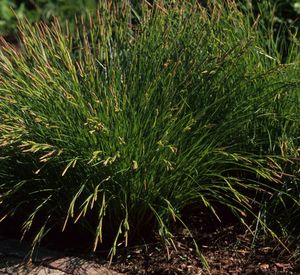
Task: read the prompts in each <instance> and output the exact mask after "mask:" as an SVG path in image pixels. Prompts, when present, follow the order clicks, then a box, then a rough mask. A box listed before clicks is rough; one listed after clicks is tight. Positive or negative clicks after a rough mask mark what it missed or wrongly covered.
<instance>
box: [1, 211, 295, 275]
mask: <svg viewBox="0 0 300 275" xmlns="http://www.w3.org/2000/svg"><path fill="white" fill-rule="evenodd" d="M190 221H191V222H190V223H189V226H190V228H191V232H192V233H193V235H194V237H195V239H196V240H197V241H198V244H199V250H200V251H201V253H202V254H203V256H204V257H205V259H206V261H207V263H208V265H209V268H210V269H207V268H204V267H203V264H202V261H201V257H199V255H198V254H197V253H196V250H195V246H194V244H193V240H192V238H191V237H190V236H189V234H188V232H187V230H186V229H184V228H182V227H178V228H176V229H175V234H174V247H172V246H171V247H169V249H168V250H166V248H165V247H164V245H162V244H161V243H160V242H159V241H154V242H152V243H148V244H144V245H137V246H135V247H130V248H127V249H124V248H121V249H120V250H119V253H118V254H117V256H116V257H115V258H114V259H113V261H112V263H111V264H110V263H109V261H108V260H107V257H106V255H107V251H98V252H97V253H95V254H86V253H82V251H80V250H70V247H69V248H67V247H66V249H65V250H64V251H58V250H57V251H54V250H51V249H50V250H49V249H47V248H42V249H41V250H40V251H41V252H40V254H39V255H38V257H36V258H35V259H34V260H33V262H30V263H27V264H24V257H25V256H26V253H27V252H28V249H29V246H28V245H26V243H24V244H20V243H19V242H18V241H16V240H12V239H7V237H6V236H4V235H2V236H1V239H0V259H1V261H0V274H57V275H60V274H78V275H79V274H80V275H82V274H87V275H92V274H95V275H96V274H162V275H163V274H300V251H297V248H296V246H295V247H293V246H291V247H290V250H291V251H288V250H286V249H285V248H284V247H283V246H282V245H280V244H279V243H278V241H275V240H271V239H264V240H257V241H256V244H255V246H253V244H252V241H253V236H252V235H251V234H250V231H249V230H245V228H243V227H242V226H241V225H240V224H238V223H229V224H228V223H227V224H220V225H219V226H212V225H211V223H209V222H208V221H207V219H206V220H205V219H202V218H201V215H190ZM205 225H207V226H205ZM205 229H206V232H205ZM207 229H209V230H207ZM0 233H1V227H0ZM52 247H53V246H52ZM26 251H27V252H26ZM42 272H43V273H42Z"/></svg>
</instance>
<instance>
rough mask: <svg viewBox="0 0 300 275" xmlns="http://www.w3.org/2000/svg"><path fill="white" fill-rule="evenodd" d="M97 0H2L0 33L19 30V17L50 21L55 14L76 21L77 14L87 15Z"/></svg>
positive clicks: (93, 8) (0, 1)
mask: <svg viewBox="0 0 300 275" xmlns="http://www.w3.org/2000/svg"><path fill="white" fill-rule="evenodd" d="M97 2H98V1H97V0H67V1H66V0H26V1H16V0H0V33H2V34H10V33H14V32H16V30H17V18H19V19H22V18H25V17H26V18H27V19H28V20H29V21H30V22H36V21H39V20H42V21H45V22H49V21H51V20H52V18H53V16H56V17H58V18H60V20H61V22H62V23H64V22H65V21H66V20H71V21H72V22H74V17H75V15H86V14H87V13H89V12H93V11H95V10H96V8H97Z"/></svg>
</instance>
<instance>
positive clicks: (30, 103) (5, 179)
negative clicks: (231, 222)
mask: <svg viewBox="0 0 300 275" xmlns="http://www.w3.org/2000/svg"><path fill="white" fill-rule="evenodd" d="M134 16H135V18H133V17H134ZM255 27H256V26H255V25H254V26H250V25H249V23H248V21H247V20H246V19H245V17H244V16H242V15H241V14H240V12H239V11H238V10H237V9H236V8H235V7H234V6H231V5H225V6H218V5H216V4H215V5H211V6H210V7H208V8H207V9H204V8H202V7H201V6H199V5H197V4H191V3H181V2H180V1H178V3H177V4H172V5H171V6H167V5H166V6H152V7H150V6H149V4H147V3H146V4H145V5H144V6H142V7H141V14H140V15H137V13H135V12H132V10H130V6H126V5H124V6H122V7H121V6H118V5H116V6H112V5H110V4H108V3H105V4H102V6H101V7H100V9H99V11H98V14H97V15H96V16H95V18H93V19H92V18H89V19H82V20H78V21H77V30H76V32H74V33H70V32H69V31H68V28H65V29H63V28H62V27H60V24H59V23H58V22H54V23H53V24H52V26H51V27H48V26H46V25H44V24H39V25H36V26H34V27H32V26H30V25H29V24H25V25H24V26H22V27H20V32H21V38H22V48H21V51H19V52H16V51H15V50H14V49H12V48H10V47H9V46H8V45H7V47H5V48H4V49H2V50H1V52H0V97H1V100H0V118H1V124H0V146H1V151H0V181H1V184H0V193H1V196H0V201H1V214H2V217H3V218H5V217H10V216H13V217H15V218H18V219H19V220H21V221H22V231H23V233H24V234H25V233H27V232H31V233H30V236H32V242H33V246H34V247H35V246H36V245H37V244H38V243H39V242H40V241H41V240H42V239H43V237H44V236H45V235H46V234H47V233H49V232H51V231H56V232H61V231H64V230H66V229H67V228H72V226H74V224H77V225H78V226H80V227H81V228H83V230H84V232H87V233H89V234H91V235H92V236H93V239H94V242H93V244H92V247H93V249H94V250H96V249H97V247H98V246H99V245H101V243H104V244H108V245H110V247H112V250H111V254H112V255H114V254H115V252H116V248H117V246H120V245H125V246H126V245H127V244H128V243H135V242H140V241H141V240H142V239H143V238H145V237H146V235H147V234H152V233H153V234H154V233H155V232H156V233H158V235H159V236H160V237H161V239H162V240H163V241H165V242H166V244H170V243H172V226H171V225H172V223H173V222H174V221H177V222H179V223H183V221H182V219H181V211H182V209H184V208H186V207H188V206H189V205H195V204H197V205H199V206H203V207H205V208H206V209H207V212H208V213H209V212H211V213H213V214H214V215H215V216H216V217H217V218H218V219H222V216H220V214H219V212H218V207H216V205H222V206H223V207H226V208H228V209H230V210H231V211H232V213H233V214H235V215H236V216H237V217H238V219H239V220H240V221H241V222H242V223H245V222H246V219H245V216H247V215H248V216H249V215H253V217H256V216H257V212H256V211H257V209H259V206H260V202H261V198H262V197H263V196H270V194H272V192H275V191H274V190H277V189H280V188H281V186H282V178H283V172H284V166H283V165H287V163H292V162H293V160H292V158H291V157H290V155H291V154H292V153H291V151H288V150H289V148H292V146H290V144H292V143H293V144H296V142H299V140H297V139H296V135H297V134H299V131H298V132H297V131H296V130H295V132H286V133H288V134H290V136H287V138H288V140H289V142H290V143H284V144H285V145H286V146H287V147H288V148H286V151H285V152H286V153H287V154H286V155H282V154H280V153H278V152H279V151H278V152H277V149H278V148H280V144H281V143H280V142H281V141H282V138H283V137H284V130H286V129H290V128H294V127H295V126H296V125H297V123H298V122H299V121H297V119H296V118H297V115H298V114H299V109H297V108H298V105H297V104H298V103H299V93H298V94H297V91H298V90H297V88H299V83H298V80H297V74H296V73H295V72H296V70H297V72H299V69H298V65H297V64H289V65H281V64H279V63H278V61H277V59H276V58H274V57H272V56H270V55H269V53H268V52H266V51H265V49H264V48H263V47H262V46H261V44H260V41H259V39H258V36H257V35H256V33H255V31H256V29H255ZM290 72H293V74H292V73H290ZM296 111H297V112H298V113H296ZM278 129H280V130H279V132H278ZM289 146H290V147H289ZM293 148H294V147H293Z"/></svg>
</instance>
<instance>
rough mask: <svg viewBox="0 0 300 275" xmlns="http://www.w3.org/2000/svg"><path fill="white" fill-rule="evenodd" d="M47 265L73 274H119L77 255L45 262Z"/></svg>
mask: <svg viewBox="0 0 300 275" xmlns="http://www.w3.org/2000/svg"><path fill="white" fill-rule="evenodd" d="M47 267H50V268H52V269H56V270H61V271H64V272H66V273H68V274H73V275H98V274H103V275H117V274H121V273H118V272H115V271H113V270H110V269H108V268H105V267H103V266H101V265H99V264H97V263H95V262H92V261H87V260H84V259H81V258H78V257H64V258H60V259H57V260H54V261H52V262H49V263H48V264H47Z"/></svg>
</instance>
